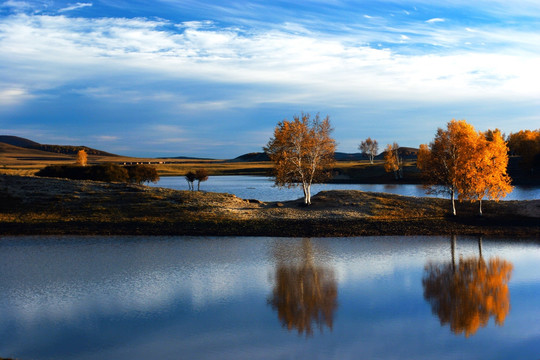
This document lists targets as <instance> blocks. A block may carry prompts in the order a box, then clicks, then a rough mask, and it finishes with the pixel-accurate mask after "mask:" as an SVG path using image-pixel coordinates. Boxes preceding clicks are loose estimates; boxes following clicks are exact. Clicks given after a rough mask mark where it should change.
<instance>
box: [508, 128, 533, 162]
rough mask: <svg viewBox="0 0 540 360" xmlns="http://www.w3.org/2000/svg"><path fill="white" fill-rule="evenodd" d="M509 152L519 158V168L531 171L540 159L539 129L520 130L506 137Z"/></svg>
mask: <svg viewBox="0 0 540 360" xmlns="http://www.w3.org/2000/svg"><path fill="white" fill-rule="evenodd" d="M508 147H509V148H510V151H511V152H512V153H514V154H516V155H519V156H521V166H523V167H524V168H525V169H527V170H529V171H532V169H533V167H534V162H535V160H536V161H538V158H539V157H540V129H538V130H521V131H518V132H517V133H512V134H510V135H509V136H508Z"/></svg>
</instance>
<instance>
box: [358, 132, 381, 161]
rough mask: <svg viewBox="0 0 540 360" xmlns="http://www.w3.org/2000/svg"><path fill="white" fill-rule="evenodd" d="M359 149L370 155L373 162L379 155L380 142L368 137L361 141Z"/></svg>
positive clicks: (369, 157) (365, 154)
mask: <svg viewBox="0 0 540 360" xmlns="http://www.w3.org/2000/svg"><path fill="white" fill-rule="evenodd" d="M358 150H360V151H361V152H362V154H364V156H367V157H368V159H369V163H370V164H373V159H374V158H375V156H377V151H379V143H378V142H377V140H372V139H371V138H370V137H368V138H367V139H366V140H364V141H362V142H361V143H360V145H359V146H358Z"/></svg>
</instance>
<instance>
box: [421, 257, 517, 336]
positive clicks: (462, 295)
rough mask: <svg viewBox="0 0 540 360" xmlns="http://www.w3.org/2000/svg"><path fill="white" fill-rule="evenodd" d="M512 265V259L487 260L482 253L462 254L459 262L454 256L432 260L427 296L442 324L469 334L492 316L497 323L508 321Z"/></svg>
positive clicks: (426, 278)
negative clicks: (436, 261) (448, 260)
mask: <svg viewBox="0 0 540 360" xmlns="http://www.w3.org/2000/svg"><path fill="white" fill-rule="evenodd" d="M452 249H454V247H452ZM452 259H454V254H453V253H452ZM512 269H513V266H512V263H510V262H508V261H506V260H502V259H500V258H498V257H495V258H491V259H489V260H488V261H487V262H486V261H485V260H484V259H483V258H482V256H479V257H470V258H466V259H463V258H460V259H459V262H458V264H457V265H456V264H455V263H454V260H453V261H452V262H449V263H443V264H433V263H428V264H427V265H426V268H425V272H424V277H423V279H422V285H423V287H424V298H425V299H426V300H427V301H428V302H429V303H430V304H431V308H432V311H433V313H434V314H436V315H437V316H438V317H439V320H440V322H441V325H445V324H449V325H450V329H451V331H452V332H453V333H455V334H461V333H464V334H465V336H466V337H469V336H471V335H474V334H475V333H476V332H477V331H478V329H479V328H480V327H485V326H486V325H487V324H488V321H489V319H490V318H491V317H493V318H494V320H495V324H497V325H499V326H502V325H503V324H504V320H505V318H506V316H507V315H508V312H509V310H510V292H509V290H508V282H509V281H510V277H511V274H512Z"/></svg>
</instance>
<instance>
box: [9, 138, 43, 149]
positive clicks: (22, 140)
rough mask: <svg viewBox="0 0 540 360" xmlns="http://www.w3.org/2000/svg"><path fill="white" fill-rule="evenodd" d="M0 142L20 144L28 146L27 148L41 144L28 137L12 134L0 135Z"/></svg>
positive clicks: (24, 146) (23, 146) (19, 145)
mask: <svg viewBox="0 0 540 360" xmlns="http://www.w3.org/2000/svg"><path fill="white" fill-rule="evenodd" d="M0 143H4V144H9V145H13V146H18V147H22V148H27V149H30V148H35V147H36V146H39V145H40V144H39V143H37V142H35V141H32V140H28V139H25V138H22V137H18V136H11V135H0Z"/></svg>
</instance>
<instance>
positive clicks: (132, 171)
mask: <svg viewBox="0 0 540 360" xmlns="http://www.w3.org/2000/svg"><path fill="white" fill-rule="evenodd" d="M36 176H42V177H58V178H66V179H72V180H94V181H107V182H131V183H135V184H143V183H146V182H157V181H158V180H159V175H158V173H157V170H156V168H155V167H153V166H149V165H130V166H120V165H117V164H112V163H104V164H99V165H90V166H81V165H49V166H46V167H45V168H43V169H41V170H40V171H38V172H37V173H36Z"/></svg>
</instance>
